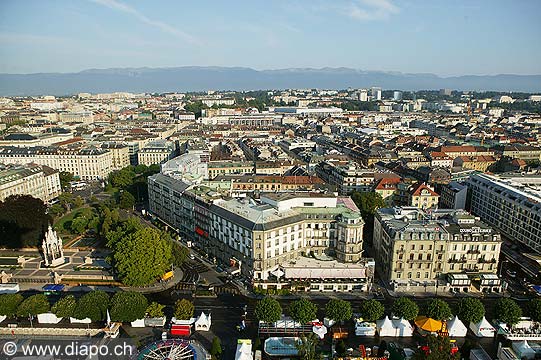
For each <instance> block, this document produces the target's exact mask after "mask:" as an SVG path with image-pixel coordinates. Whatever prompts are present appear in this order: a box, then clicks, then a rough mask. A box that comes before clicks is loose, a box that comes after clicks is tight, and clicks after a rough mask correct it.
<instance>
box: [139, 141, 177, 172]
mask: <svg viewBox="0 0 541 360" xmlns="http://www.w3.org/2000/svg"><path fill="white" fill-rule="evenodd" d="M176 153H177V148H176V146H175V143H174V142H171V141H165V140H156V141H152V142H150V143H148V144H147V145H146V146H145V147H144V148H143V149H141V150H139V152H138V153H137V160H138V162H139V164H140V165H147V166H150V165H154V164H161V163H164V162H166V161H168V160H171V159H172V158H174V157H175V155H176Z"/></svg>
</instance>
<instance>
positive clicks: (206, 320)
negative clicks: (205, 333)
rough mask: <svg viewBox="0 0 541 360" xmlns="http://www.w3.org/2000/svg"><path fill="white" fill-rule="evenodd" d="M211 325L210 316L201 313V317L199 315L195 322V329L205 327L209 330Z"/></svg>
mask: <svg viewBox="0 0 541 360" xmlns="http://www.w3.org/2000/svg"><path fill="white" fill-rule="evenodd" d="M210 323H211V320H210V314H208V315H205V313H204V312H201V315H199V317H198V318H197V320H196V321H195V327H196V328H199V327H204V328H207V329H208V328H210Z"/></svg>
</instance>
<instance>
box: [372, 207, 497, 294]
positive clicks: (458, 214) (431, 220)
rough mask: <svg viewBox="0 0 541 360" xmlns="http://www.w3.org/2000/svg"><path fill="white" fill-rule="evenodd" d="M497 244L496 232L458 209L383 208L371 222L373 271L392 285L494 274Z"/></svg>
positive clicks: (431, 282) (430, 282) (432, 282)
mask: <svg viewBox="0 0 541 360" xmlns="http://www.w3.org/2000/svg"><path fill="white" fill-rule="evenodd" d="M501 243H502V241H501V238H500V234H499V233H498V232H497V231H495V230H493V229H492V228H491V227H490V226H488V225H487V224H485V223H483V222H481V221H480V220H479V219H478V218H476V217H474V216H472V215H470V214H469V213H467V212H465V211H463V210H434V211H431V212H427V211H424V210H422V209H419V208H415V207H401V208H385V209H380V210H378V212H377V213H376V216H375V221H374V249H376V263H377V269H378V271H379V274H380V276H381V277H382V278H383V279H384V280H385V281H388V282H393V283H394V284H426V283H428V284H434V283H435V282H436V281H437V280H445V279H446V278H447V277H446V275H448V274H467V275H468V276H470V277H472V278H473V277H476V278H477V277H479V275H481V274H496V272H497V269H498V259H499V255H500V247H501Z"/></svg>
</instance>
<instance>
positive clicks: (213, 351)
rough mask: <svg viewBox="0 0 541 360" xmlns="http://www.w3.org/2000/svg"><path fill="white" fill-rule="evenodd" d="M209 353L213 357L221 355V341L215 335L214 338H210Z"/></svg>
mask: <svg viewBox="0 0 541 360" xmlns="http://www.w3.org/2000/svg"><path fill="white" fill-rule="evenodd" d="M210 355H212V357H213V359H217V358H219V357H220V355H222V342H221V341H220V338H219V337H217V336H215V337H214V339H212V346H211V347H210Z"/></svg>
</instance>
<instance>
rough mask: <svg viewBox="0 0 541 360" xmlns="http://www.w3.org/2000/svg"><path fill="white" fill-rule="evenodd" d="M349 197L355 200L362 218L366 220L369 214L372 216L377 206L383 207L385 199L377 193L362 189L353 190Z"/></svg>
mask: <svg viewBox="0 0 541 360" xmlns="http://www.w3.org/2000/svg"><path fill="white" fill-rule="evenodd" d="M351 199H352V200H353V201H354V202H355V204H356V205H357V207H358V208H359V210H360V211H361V215H362V216H363V219H364V220H365V221H366V220H367V219H368V218H369V217H370V216H372V217H373V216H374V215H375V214H376V211H377V210H378V209H379V208H382V207H385V201H384V200H383V198H382V197H381V195H380V194H379V193H376V192H371V191H370V192H369V191H363V192H358V191H354V192H353V193H352V194H351Z"/></svg>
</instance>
